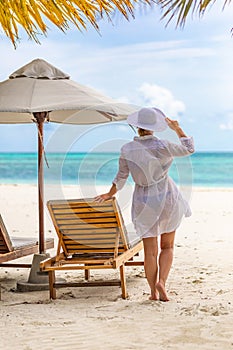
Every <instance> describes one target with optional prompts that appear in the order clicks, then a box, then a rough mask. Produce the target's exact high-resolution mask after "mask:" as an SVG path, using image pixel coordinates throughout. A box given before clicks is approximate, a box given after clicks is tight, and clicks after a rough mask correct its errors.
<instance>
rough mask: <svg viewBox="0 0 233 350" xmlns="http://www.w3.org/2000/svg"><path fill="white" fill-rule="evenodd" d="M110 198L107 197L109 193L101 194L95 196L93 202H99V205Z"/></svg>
mask: <svg viewBox="0 0 233 350" xmlns="http://www.w3.org/2000/svg"><path fill="white" fill-rule="evenodd" d="M111 198H112V197H111V196H110V195H109V193H103V194H100V195H99V196H96V197H95V198H94V200H95V201H96V202H99V203H102V202H104V201H107V200H108V199H111Z"/></svg>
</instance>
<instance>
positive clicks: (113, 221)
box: [40, 199, 143, 299]
mask: <svg viewBox="0 0 233 350" xmlns="http://www.w3.org/2000/svg"><path fill="white" fill-rule="evenodd" d="M47 205H48V209H49V212H50V215H51V217H52V220H53V224H54V227H55V229H56V232H57V235H58V239H59V240H58V248H57V255H56V256H54V257H53V258H49V259H47V260H45V261H43V262H41V264H40V266H41V270H42V271H48V272H49V284H50V298H52V299H56V288H59V287H60V288H62V287H86V286H97V285H101V286H103V285H116V284H117V285H121V290H122V298H123V299H125V298H126V297H127V291H126V279H125V265H143V261H132V260H133V257H134V256H135V255H138V254H139V252H140V250H141V249H142V248H143V244H142V241H141V240H137V241H136V242H134V244H131V243H130V241H129V237H128V234H127V232H126V229H125V226H124V222H123V218H122V215H121V212H120V208H119V206H118V204H117V201H116V199H111V200H109V201H106V202H103V203H98V202H94V201H93V199H77V200H54V201H49V202H48V204H47ZM110 268H113V269H117V268H119V269H120V281H119V280H118V281H88V280H89V277H90V270H91V269H110ZM56 270H60V271H64V270H84V271H85V280H86V281H85V282H81V283H56V282H55V271H56Z"/></svg>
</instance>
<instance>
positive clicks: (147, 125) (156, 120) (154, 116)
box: [127, 107, 167, 131]
mask: <svg viewBox="0 0 233 350" xmlns="http://www.w3.org/2000/svg"><path fill="white" fill-rule="evenodd" d="M165 118H166V116H165V114H164V113H163V112H162V111H160V109H158V108H154V107H153V108H147V107H144V108H142V109H140V110H139V111H137V112H134V113H132V114H130V115H129V116H128V118H127V122H128V124H130V125H132V126H136V127H137V128H140V129H144V130H150V131H164V130H165V129H166V128H167V122H166V120H165Z"/></svg>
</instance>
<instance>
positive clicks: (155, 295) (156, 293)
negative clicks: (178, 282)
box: [149, 290, 159, 300]
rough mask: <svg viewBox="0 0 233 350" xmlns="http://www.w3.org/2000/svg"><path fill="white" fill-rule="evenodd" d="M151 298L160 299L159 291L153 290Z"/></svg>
mask: <svg viewBox="0 0 233 350" xmlns="http://www.w3.org/2000/svg"><path fill="white" fill-rule="evenodd" d="M149 300H159V293H158V291H157V290H155V292H151V296H150V297H149Z"/></svg>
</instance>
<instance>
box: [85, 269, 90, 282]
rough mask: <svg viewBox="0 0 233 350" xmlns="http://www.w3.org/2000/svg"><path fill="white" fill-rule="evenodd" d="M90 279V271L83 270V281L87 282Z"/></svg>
mask: <svg viewBox="0 0 233 350" xmlns="http://www.w3.org/2000/svg"><path fill="white" fill-rule="evenodd" d="M89 278H90V270H85V280H86V281H88V280H89Z"/></svg>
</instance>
